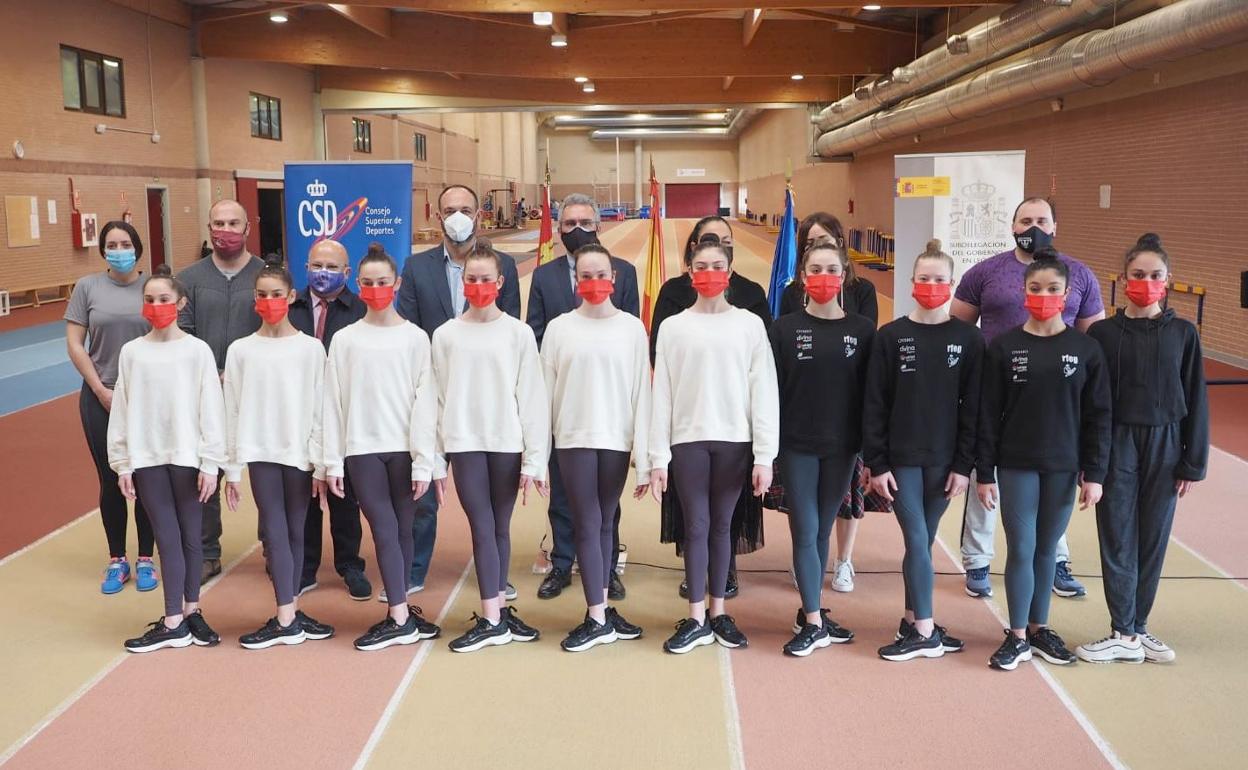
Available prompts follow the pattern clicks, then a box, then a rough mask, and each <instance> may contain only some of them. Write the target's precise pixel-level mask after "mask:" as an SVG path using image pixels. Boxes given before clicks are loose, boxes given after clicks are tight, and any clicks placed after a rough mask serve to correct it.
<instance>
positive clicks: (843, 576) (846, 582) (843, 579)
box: [832, 559, 854, 594]
mask: <svg viewBox="0 0 1248 770" xmlns="http://www.w3.org/2000/svg"><path fill="white" fill-rule="evenodd" d="M832 590H833V591H839V592H840V593H843V594H847V593H849V592H850V591H853V590H854V565H853V564H852V563H851V562H848V561H841V560H840V559H837V560H836V562H835V564H834V566H833V569H832Z"/></svg>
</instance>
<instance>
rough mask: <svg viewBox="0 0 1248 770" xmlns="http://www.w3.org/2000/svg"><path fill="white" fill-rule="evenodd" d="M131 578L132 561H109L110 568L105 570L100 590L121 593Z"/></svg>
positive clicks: (108, 592) (106, 592)
mask: <svg viewBox="0 0 1248 770" xmlns="http://www.w3.org/2000/svg"><path fill="white" fill-rule="evenodd" d="M129 579H130V562H128V561H126V560H125V559H113V560H112V561H110V562H109V563H108V568H107V569H105V570H104V582H103V583H100V592H101V593H105V594H115V593H119V592H120V591H121V588H122V586H124V585H125V584H126V581H127V580H129Z"/></svg>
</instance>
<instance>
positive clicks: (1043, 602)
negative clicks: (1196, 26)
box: [997, 468, 1079, 628]
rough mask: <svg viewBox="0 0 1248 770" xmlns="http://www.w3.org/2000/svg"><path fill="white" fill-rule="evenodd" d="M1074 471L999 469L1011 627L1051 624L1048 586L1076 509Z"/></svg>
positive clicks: (1076, 476)
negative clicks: (1058, 545)
mask: <svg viewBox="0 0 1248 770" xmlns="http://www.w3.org/2000/svg"><path fill="white" fill-rule="evenodd" d="M1078 478H1079V474H1077V473H1073V472H1059V473H1041V472H1039V471H1025V470H1017V469H1011V468H997V484H998V486H999V487H1000V489H1001V524H1002V525H1003V526H1004V527H1005V543H1006V547H1007V549H1008V550H1007V554H1008V555H1007V556H1006V559H1005V598H1006V604H1007V605H1009V608H1010V628H1026V627H1027V623H1028V622H1029V621H1030V622H1032V623H1036V624H1038V625H1045V624H1047V623H1048V622H1049V587H1050V586H1052V585H1053V573H1054V572H1055V571H1056V569H1057V541H1058V540H1061V539H1062V535H1063V534H1064V533H1065V532H1066V525H1067V524H1069V523H1070V514H1071V512H1072V511H1073V510H1074V507H1075V482H1076V481H1077V480H1078Z"/></svg>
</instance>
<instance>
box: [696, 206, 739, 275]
mask: <svg viewBox="0 0 1248 770" xmlns="http://www.w3.org/2000/svg"><path fill="white" fill-rule="evenodd" d="M711 222H723V223H724V226H725V227H727V228H728V232H732V225H730V224H728V220H727V219H724V218H723V217H721V216H709V217H702V218H701V219H699V220H698V221H697V222H695V223H694V225H693V230H692V231H691V232H690V233H689V237H688V238H687V239H686V240H685V267H688V266H689V265H690V264H691V263H692V262H693V252H694V251H695V250H696V248H697V246H698V242H699V241H700V240H701V239H702V229H703V228H705V227H706V226H707V225H709V224H710V223H711Z"/></svg>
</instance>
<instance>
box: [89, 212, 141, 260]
mask: <svg viewBox="0 0 1248 770" xmlns="http://www.w3.org/2000/svg"><path fill="white" fill-rule="evenodd" d="M113 230H125V231H126V235H128V236H130V242H131V243H133V244H134V257H135V259H142V258H143V239H142V238H140V237H139V231H138V230H135V229H134V225H132V224H130V223H129V222H126V221H124V220H121V219H114V220H113V221H111V222H105V223H104V226H103V227H101V228H100V243H99V246H100V256H101V257H102V256H104V242H105V241H106V240H108V234H109V233H110V232H111V231H113Z"/></svg>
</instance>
